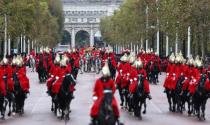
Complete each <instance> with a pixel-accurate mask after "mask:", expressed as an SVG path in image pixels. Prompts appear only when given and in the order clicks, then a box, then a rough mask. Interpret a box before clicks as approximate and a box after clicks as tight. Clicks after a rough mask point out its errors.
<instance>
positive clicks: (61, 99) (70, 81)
mask: <svg viewBox="0 0 210 125" xmlns="http://www.w3.org/2000/svg"><path fill="white" fill-rule="evenodd" d="M75 84H76V82H75V80H74V77H73V75H72V74H66V75H65V77H64V79H63V82H62V85H61V88H60V91H59V93H58V95H57V104H58V106H57V108H58V109H60V110H61V119H64V118H65V120H69V113H70V104H71V101H72V99H73V92H71V91H70V86H71V85H75ZM55 110H57V109H55Z"/></svg>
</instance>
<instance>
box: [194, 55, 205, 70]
mask: <svg viewBox="0 0 210 125" xmlns="http://www.w3.org/2000/svg"><path fill="white" fill-rule="evenodd" d="M194 65H195V66H196V67H198V68H201V67H202V66H203V62H202V60H200V57H199V56H196V58H195V62H194Z"/></svg>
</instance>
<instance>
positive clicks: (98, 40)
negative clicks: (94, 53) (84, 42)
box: [94, 31, 104, 47]
mask: <svg viewBox="0 0 210 125" xmlns="http://www.w3.org/2000/svg"><path fill="white" fill-rule="evenodd" d="M94 45H95V46H96V47H102V46H103V45H104V43H103V40H102V36H101V31H97V32H96V33H95V35H94Z"/></svg>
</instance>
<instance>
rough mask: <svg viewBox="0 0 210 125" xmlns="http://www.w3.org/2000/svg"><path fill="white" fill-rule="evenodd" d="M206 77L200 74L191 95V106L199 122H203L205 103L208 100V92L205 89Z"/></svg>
mask: <svg viewBox="0 0 210 125" xmlns="http://www.w3.org/2000/svg"><path fill="white" fill-rule="evenodd" d="M206 80H207V79H206V75H205V74H202V76H201V78H200V80H199V84H198V86H197V87H196V91H195V93H194V95H193V104H194V109H195V113H196V115H197V118H198V119H199V120H201V121H203V120H205V109H206V102H207V100H208V95H209V92H208V91H207V90H206V89H205V84H206Z"/></svg>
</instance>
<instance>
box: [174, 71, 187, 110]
mask: <svg viewBox="0 0 210 125" xmlns="http://www.w3.org/2000/svg"><path fill="white" fill-rule="evenodd" d="M184 80H185V77H184V75H181V76H180V77H179V79H178V81H177V84H176V89H175V91H174V93H175V95H174V98H175V102H176V109H177V111H178V112H180V113H183V108H184V104H185V101H184V98H183V96H182V92H183V91H182V86H183V82H184Z"/></svg>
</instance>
